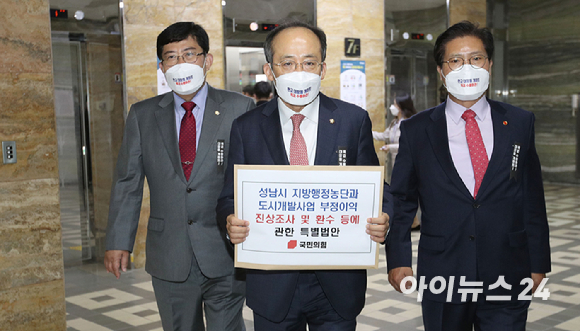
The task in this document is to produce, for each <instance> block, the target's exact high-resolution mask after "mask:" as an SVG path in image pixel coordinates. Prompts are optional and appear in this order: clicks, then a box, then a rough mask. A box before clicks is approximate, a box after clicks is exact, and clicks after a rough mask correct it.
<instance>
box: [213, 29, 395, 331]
mask: <svg viewBox="0 0 580 331" xmlns="http://www.w3.org/2000/svg"><path fill="white" fill-rule="evenodd" d="M264 50H265V54H266V59H267V61H268V63H267V64H265V65H264V72H265V73H266V75H267V76H268V79H269V80H271V81H274V83H275V87H276V91H277V92H278V95H279V97H278V98H275V99H273V100H271V101H270V102H268V103H266V104H264V105H262V106H260V107H258V108H256V109H255V110H253V111H250V112H248V113H247V114H245V115H243V116H241V117H239V118H238V119H236V120H235V121H234V123H233V125H232V131H231V136H230V137H231V138H230V155H229V161H228V167H227V170H226V178H225V186H224V190H223V191H222V194H221V196H220V199H219V202H218V207H217V213H218V221H219V222H220V225H221V226H224V227H226V228H227V231H228V234H229V236H230V240H231V242H232V243H234V244H238V243H241V242H243V241H244V240H245V238H246V237H247V236H248V235H249V224H250V223H249V222H248V221H245V220H240V219H238V218H237V217H235V215H234V164H266V165H339V164H344V165H378V164H379V162H378V159H377V156H376V153H375V150H374V146H373V140H372V134H371V122H370V119H369V116H368V114H367V112H366V111H365V110H363V109H362V108H360V107H357V106H355V105H352V104H349V103H345V102H343V101H340V100H336V99H331V98H329V97H327V96H325V95H323V94H321V93H319V89H320V81H321V80H322V79H324V76H325V74H326V63H324V59H325V56H326V35H325V34H324V32H323V31H322V30H320V29H318V28H315V27H311V26H309V25H307V24H304V23H301V22H291V23H286V24H281V25H280V26H279V27H277V28H276V29H275V30H274V31H272V32H271V33H270V34H269V35H268V37H267V39H266V42H265V44H264ZM341 159H342V160H343V162H340V161H339V160H341ZM385 185H386V184H385ZM387 209H388V211H387ZM391 211H392V197H391V195H390V193H389V190H388V186H386V187H385V190H384V193H383V212H388V213H389V214H390V213H392V212H391ZM388 219H389V216H388V215H387V214H382V215H381V216H380V217H377V218H369V219H368V220H367V222H368V223H369V224H367V230H366V232H367V233H368V234H369V235H370V237H371V239H372V240H373V241H376V242H380V243H382V242H384V240H385V235H386V233H387V230H388ZM366 279H367V278H366V271H365V270H315V271H296V270H289V271H286V270H285V271H263V270H247V282H246V290H247V304H248V306H249V307H250V308H252V310H253V311H254V327H255V330H257V331H260V330H268V331H271V330H287V329H293V330H294V329H295V330H306V325H308V328H309V330H313V331H314V330H355V328H356V317H357V316H358V314H359V313H360V311H361V310H362V308H363V306H364V301H365V292H366Z"/></svg>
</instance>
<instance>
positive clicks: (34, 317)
mask: <svg viewBox="0 0 580 331" xmlns="http://www.w3.org/2000/svg"><path fill="white" fill-rule="evenodd" d="M0 12H2V13H3V18H2V24H1V26H0V41H1V42H0V52H1V53H2V56H1V57H0V90H1V91H2V93H1V94H0V118H1V121H0V140H2V141H7V140H8V141H9V140H14V141H16V147H17V159H18V162H17V163H16V164H10V165H5V164H0V307H2V309H1V310H0V326H1V328H2V330H22V331H25V330H26V331H31V330H51V331H52V330H65V329H66V321H65V303H64V281H63V275H64V271H63V260H62V248H61V228H60V211H59V198H58V196H59V186H58V185H59V183H58V160H57V157H58V153H57V141H56V134H55V114H54V101H53V100H54V99H53V91H54V88H53V79H52V60H51V40H50V38H51V37H50V18H49V4H48V0H30V1H27V2H26V5H23V4H22V2H20V1H18V0H0Z"/></svg>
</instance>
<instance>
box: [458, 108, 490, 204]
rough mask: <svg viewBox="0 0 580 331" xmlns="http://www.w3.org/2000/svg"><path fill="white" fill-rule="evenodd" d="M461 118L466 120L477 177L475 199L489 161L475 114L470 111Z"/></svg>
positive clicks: (474, 190)
mask: <svg viewBox="0 0 580 331" xmlns="http://www.w3.org/2000/svg"><path fill="white" fill-rule="evenodd" d="M461 118H463V119H464V120H465V137H466V138H467V146H468V147H469V156H470V157H471V165H472V166H473V175H474V176H475V188H474V189H473V197H474V198H475V197H476V196H477V191H479V187H480V186H481V181H482V180H483V176H484V175H485V171H486V170H487V164H488V163H489V160H488V158H487V151H486V150H485V145H484V144H483V139H482V138H481V131H479V126H478V125H477V121H476V120H475V112H474V111H473V110H471V109H468V110H466V111H465V112H464V113H463V115H461Z"/></svg>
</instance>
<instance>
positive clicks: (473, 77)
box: [441, 64, 489, 101]
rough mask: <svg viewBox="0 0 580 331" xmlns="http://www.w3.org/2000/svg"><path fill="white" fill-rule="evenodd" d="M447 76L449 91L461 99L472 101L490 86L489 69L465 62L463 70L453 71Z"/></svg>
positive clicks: (446, 84) (446, 82) (446, 85)
mask: <svg viewBox="0 0 580 331" xmlns="http://www.w3.org/2000/svg"><path fill="white" fill-rule="evenodd" d="M441 75H442V76H443V78H445V84H444V85H445V87H446V88H447V92H449V93H450V94H451V95H453V96H454V97H456V98H457V99H459V100H461V101H472V100H476V99H477V98H479V97H480V96H482V95H483V94H484V93H485V91H486V90H487V88H488V86H489V71H487V70H485V69H483V68H479V69H475V68H474V67H472V66H471V65H469V64H465V65H464V66H463V68H461V70H457V71H451V72H450V73H449V74H447V76H445V75H443V72H441Z"/></svg>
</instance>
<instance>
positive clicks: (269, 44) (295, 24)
mask: <svg viewBox="0 0 580 331" xmlns="http://www.w3.org/2000/svg"><path fill="white" fill-rule="evenodd" d="M290 28H305V29H308V30H310V31H312V32H313V33H314V34H315V35H316V37H318V40H319V41H320V54H321V55H322V62H324V60H326V34H325V33H324V31H322V29H320V28H317V27H315V26H312V25H310V24H307V23H304V22H301V21H288V22H284V23H281V24H280V25H278V26H277V27H276V28H275V29H274V30H272V31H271V32H270V33H269V34H268V36H267V37H266V41H265V42H264V54H265V55H266V61H267V62H268V63H272V61H273V60H274V49H273V42H274V38H276V36H277V35H278V34H279V33H280V32H282V31H284V30H286V29H290Z"/></svg>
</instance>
